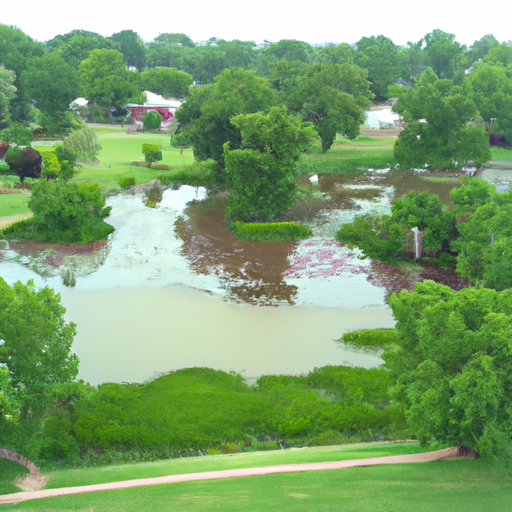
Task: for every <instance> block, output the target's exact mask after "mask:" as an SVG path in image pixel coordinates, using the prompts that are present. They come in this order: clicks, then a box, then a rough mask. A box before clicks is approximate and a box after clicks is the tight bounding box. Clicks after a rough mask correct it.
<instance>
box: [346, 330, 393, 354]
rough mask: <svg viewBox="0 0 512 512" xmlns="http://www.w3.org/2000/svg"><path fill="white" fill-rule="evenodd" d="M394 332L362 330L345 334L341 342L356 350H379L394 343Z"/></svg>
mask: <svg viewBox="0 0 512 512" xmlns="http://www.w3.org/2000/svg"><path fill="white" fill-rule="evenodd" d="M395 339H396V330H395V329H386V328H384V327H381V328H378V329H364V330H361V331H350V332H346V333H345V334H344V335H343V336H342V338H341V340H342V341H343V342H344V343H346V344H347V345H349V346H352V347H356V348H363V347H366V348H377V349H378V348H381V347H385V346H388V345H391V344H392V343H394V342H395Z"/></svg>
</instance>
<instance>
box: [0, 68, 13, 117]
mask: <svg viewBox="0 0 512 512" xmlns="http://www.w3.org/2000/svg"><path fill="white" fill-rule="evenodd" d="M15 80H16V74H15V73H14V71H11V70H10V69H5V68H4V67H3V66H0V123H3V122H5V121H9V117H10V116H9V102H10V101H11V100H12V99H13V98H14V97H15V96H16V87H15V86H14V85H13V83H14V81H15Z"/></svg>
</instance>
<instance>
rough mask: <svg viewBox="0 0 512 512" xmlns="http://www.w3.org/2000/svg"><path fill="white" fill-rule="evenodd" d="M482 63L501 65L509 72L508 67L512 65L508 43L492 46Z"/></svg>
mask: <svg viewBox="0 0 512 512" xmlns="http://www.w3.org/2000/svg"><path fill="white" fill-rule="evenodd" d="M484 62H488V63H489V64H501V65H503V66H505V67H506V68H508V69H509V70H510V68H509V66H510V65H511V64H512V46H509V45H508V43H501V44H499V45H496V46H493V47H492V48H490V49H489V51H488V52H487V54H486V55H485V56H484ZM509 75H510V71H509Z"/></svg>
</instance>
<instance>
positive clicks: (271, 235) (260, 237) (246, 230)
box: [231, 222, 313, 242]
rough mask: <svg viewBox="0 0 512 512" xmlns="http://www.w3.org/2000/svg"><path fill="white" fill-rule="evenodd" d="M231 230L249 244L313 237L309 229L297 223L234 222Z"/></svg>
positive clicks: (291, 240)
mask: <svg viewBox="0 0 512 512" xmlns="http://www.w3.org/2000/svg"><path fill="white" fill-rule="evenodd" d="M231 229H232V230H233V233H234V234H235V236H236V237H237V238H238V239H239V240H244V241H247V242H293V241H294V240H301V239H304V238H308V237H310V236H313V232H312V231H311V230H310V229H309V228H307V227H305V226H301V225H300V224H297V223H295V222H268V223H248V224H245V223H243V222H234V223H233V224H231Z"/></svg>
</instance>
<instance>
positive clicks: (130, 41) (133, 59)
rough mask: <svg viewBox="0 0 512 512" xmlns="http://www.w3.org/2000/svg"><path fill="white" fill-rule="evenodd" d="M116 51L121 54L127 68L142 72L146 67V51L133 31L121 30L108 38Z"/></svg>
mask: <svg viewBox="0 0 512 512" xmlns="http://www.w3.org/2000/svg"><path fill="white" fill-rule="evenodd" d="M110 40H111V41H112V42H113V43H114V47H115V49H116V50H118V51H120V52H121V53H122V54H123V57H124V60H125V62H126V64H127V65H128V67H130V68H136V69H137V70H139V71H142V70H143V69H144V68H145V67H146V53H147V49H146V47H145V46H144V43H143V42H142V40H141V38H140V36H139V35H138V34H137V32H134V31H133V30H122V31H121V32H116V33H115V34H112V35H111V36H110Z"/></svg>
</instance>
